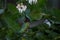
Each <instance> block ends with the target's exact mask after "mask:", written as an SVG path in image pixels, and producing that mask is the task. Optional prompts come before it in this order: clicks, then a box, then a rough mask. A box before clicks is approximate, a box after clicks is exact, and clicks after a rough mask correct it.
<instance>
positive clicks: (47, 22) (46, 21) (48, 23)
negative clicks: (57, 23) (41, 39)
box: [44, 19, 51, 27]
mask: <svg viewBox="0 0 60 40" xmlns="http://www.w3.org/2000/svg"><path fill="white" fill-rule="evenodd" d="M44 23H46V24H47V25H48V26H49V27H51V23H50V21H48V20H47V19H46V20H45V21H44Z"/></svg>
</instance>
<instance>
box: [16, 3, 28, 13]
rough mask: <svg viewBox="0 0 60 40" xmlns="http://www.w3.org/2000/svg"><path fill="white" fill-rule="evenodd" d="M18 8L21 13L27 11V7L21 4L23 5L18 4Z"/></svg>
mask: <svg viewBox="0 0 60 40" xmlns="http://www.w3.org/2000/svg"><path fill="white" fill-rule="evenodd" d="M16 8H17V9H18V11H19V13H23V12H24V11H25V10H26V9H27V6H26V5H23V3H21V4H18V5H17V6H16Z"/></svg>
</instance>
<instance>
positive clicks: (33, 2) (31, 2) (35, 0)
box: [26, 0, 37, 5]
mask: <svg viewBox="0 0 60 40" xmlns="http://www.w3.org/2000/svg"><path fill="white" fill-rule="evenodd" d="M26 1H28V2H29V4H30V5H32V4H36V3H37V0H26Z"/></svg>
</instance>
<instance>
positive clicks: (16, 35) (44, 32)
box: [0, 0, 60, 40]
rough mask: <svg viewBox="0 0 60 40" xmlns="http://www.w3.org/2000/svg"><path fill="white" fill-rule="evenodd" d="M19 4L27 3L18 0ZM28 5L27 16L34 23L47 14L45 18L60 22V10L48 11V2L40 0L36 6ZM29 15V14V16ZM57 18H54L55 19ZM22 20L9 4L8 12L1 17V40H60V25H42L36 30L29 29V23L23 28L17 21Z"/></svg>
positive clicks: (12, 5) (23, 0) (13, 6)
mask: <svg viewBox="0 0 60 40" xmlns="http://www.w3.org/2000/svg"><path fill="white" fill-rule="evenodd" d="M17 2H25V0H22V1H20V0H17ZM27 5H28V10H29V12H28V10H27V11H26V13H27V15H28V16H29V17H30V19H31V20H32V22H33V21H34V20H39V19H42V13H45V14H47V15H46V16H45V17H46V18H47V19H49V20H53V21H54V22H56V21H58V22H60V10H58V9H49V10H48V9H46V8H45V7H46V0H38V3H37V4H36V5H29V4H27ZM28 13H29V14H28ZM53 16H54V17H56V18H54V17H53ZM18 18H21V14H20V13H19V12H18V10H17V9H16V6H15V5H14V4H12V3H8V4H7V10H6V11H5V12H4V13H3V14H2V15H1V16H0V25H1V26H0V40H59V39H60V25H57V26H56V25H54V24H52V26H51V27H49V26H48V25H47V24H44V23H42V24H41V25H38V26H36V27H34V28H29V23H28V22H26V23H24V24H23V25H22V26H21V24H19V22H18V21H17V19H18Z"/></svg>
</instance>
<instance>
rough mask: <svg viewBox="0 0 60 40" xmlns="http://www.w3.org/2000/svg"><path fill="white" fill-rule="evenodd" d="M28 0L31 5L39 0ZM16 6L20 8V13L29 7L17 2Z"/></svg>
mask: <svg viewBox="0 0 60 40" xmlns="http://www.w3.org/2000/svg"><path fill="white" fill-rule="evenodd" d="M26 1H28V3H29V4H31V5H32V4H36V3H37V0H26ZM16 8H17V9H18V11H19V13H23V12H25V10H26V9H27V6H26V5H24V4H23V3H20V4H17V6H16Z"/></svg>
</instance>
